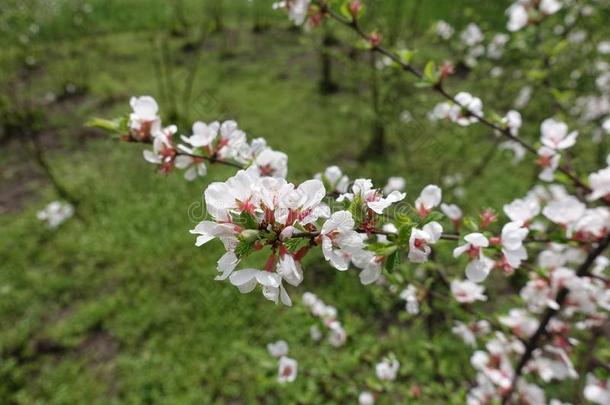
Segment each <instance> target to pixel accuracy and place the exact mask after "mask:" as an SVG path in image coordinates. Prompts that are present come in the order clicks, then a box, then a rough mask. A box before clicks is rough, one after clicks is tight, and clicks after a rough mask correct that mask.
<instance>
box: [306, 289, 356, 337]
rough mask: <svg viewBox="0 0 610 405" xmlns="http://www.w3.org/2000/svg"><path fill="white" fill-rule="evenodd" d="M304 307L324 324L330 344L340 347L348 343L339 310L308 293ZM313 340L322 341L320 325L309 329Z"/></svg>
mask: <svg viewBox="0 0 610 405" xmlns="http://www.w3.org/2000/svg"><path fill="white" fill-rule="evenodd" d="M303 305H305V306H306V307H307V308H308V309H309V311H310V312H311V314H312V315H313V316H315V317H316V318H318V319H320V321H321V322H322V324H323V325H324V326H325V327H326V328H328V332H329V334H328V342H329V343H330V344H331V345H333V346H334V347H340V346H343V345H344V344H345V342H346V341H347V333H345V329H343V325H342V324H341V322H339V321H338V320H337V309H336V308H335V307H333V306H331V305H326V304H325V303H324V301H322V300H321V299H320V298H318V297H317V296H316V295H315V294H312V293H310V292H306V293H304V294H303ZM309 332H310V335H311V338H312V339H313V340H314V341H319V340H320V339H322V332H321V331H320V328H318V325H312V326H311V328H310V329H309Z"/></svg>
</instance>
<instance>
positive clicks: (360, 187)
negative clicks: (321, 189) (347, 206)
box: [337, 179, 407, 214]
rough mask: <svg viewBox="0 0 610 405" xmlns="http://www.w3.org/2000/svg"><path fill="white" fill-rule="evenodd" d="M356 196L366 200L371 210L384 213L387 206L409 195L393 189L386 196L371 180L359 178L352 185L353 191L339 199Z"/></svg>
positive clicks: (365, 202)
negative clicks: (374, 186)
mask: <svg viewBox="0 0 610 405" xmlns="http://www.w3.org/2000/svg"><path fill="white" fill-rule="evenodd" d="M356 196H358V197H359V198H360V199H361V200H362V201H363V202H364V204H365V205H366V207H367V208H368V209H369V210H371V211H372V212H374V213H376V214H383V211H384V210H385V209H386V208H388V207H389V206H390V205H392V204H394V203H396V202H398V201H401V200H403V199H404V198H405V197H406V196H407V195H406V194H405V193H401V192H399V191H392V192H391V193H390V194H388V195H387V196H386V197H384V196H383V193H382V192H381V191H380V190H378V189H375V188H373V182H372V181H371V180H369V179H357V180H355V181H354V185H353V186H352V192H351V193H345V194H342V195H341V196H339V198H338V199H337V201H339V202H341V201H343V200H345V199H347V200H349V201H353V200H354V198H356Z"/></svg>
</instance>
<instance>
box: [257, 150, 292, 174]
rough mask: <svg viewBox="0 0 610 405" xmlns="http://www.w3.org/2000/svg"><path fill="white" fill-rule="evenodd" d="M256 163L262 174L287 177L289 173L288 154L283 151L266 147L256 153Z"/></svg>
mask: <svg viewBox="0 0 610 405" xmlns="http://www.w3.org/2000/svg"><path fill="white" fill-rule="evenodd" d="M254 156H255V157H254V162H253V163H254V165H256V167H258V170H259V171H260V174H261V176H270V177H281V178H286V175H287V174H288V156H287V155H286V154H285V153H283V152H278V151H275V150H273V149H271V148H269V147H264V148H262V149H261V150H260V151H257V152H256V153H255V154H254Z"/></svg>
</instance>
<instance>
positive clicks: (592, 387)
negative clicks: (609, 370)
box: [584, 374, 610, 405]
mask: <svg viewBox="0 0 610 405" xmlns="http://www.w3.org/2000/svg"><path fill="white" fill-rule="evenodd" d="M584 395H585V398H586V399H587V401H591V402H593V403H595V404H598V405H608V404H610V378H608V379H607V380H600V379H598V378H596V377H595V376H594V375H593V374H587V385H586V387H585V390H584Z"/></svg>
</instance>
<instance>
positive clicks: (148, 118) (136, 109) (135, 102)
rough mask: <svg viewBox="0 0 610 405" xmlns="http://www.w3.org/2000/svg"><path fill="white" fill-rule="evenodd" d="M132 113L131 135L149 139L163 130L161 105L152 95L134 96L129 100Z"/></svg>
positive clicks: (130, 119) (139, 138)
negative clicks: (160, 113)
mask: <svg viewBox="0 0 610 405" xmlns="http://www.w3.org/2000/svg"><path fill="white" fill-rule="evenodd" d="M129 104H130V105H131V108H132V110H133V111H132V113H131V114H130V115H129V122H128V123H127V125H128V126H129V135H130V136H131V137H132V138H134V139H136V140H138V141H148V140H150V139H151V138H153V137H154V136H155V134H156V133H158V132H159V131H160V130H161V118H159V115H158V113H159V106H158V105H157V102H156V101H155V99H154V98H152V97H150V96H142V97H132V98H131V100H130V101H129Z"/></svg>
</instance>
